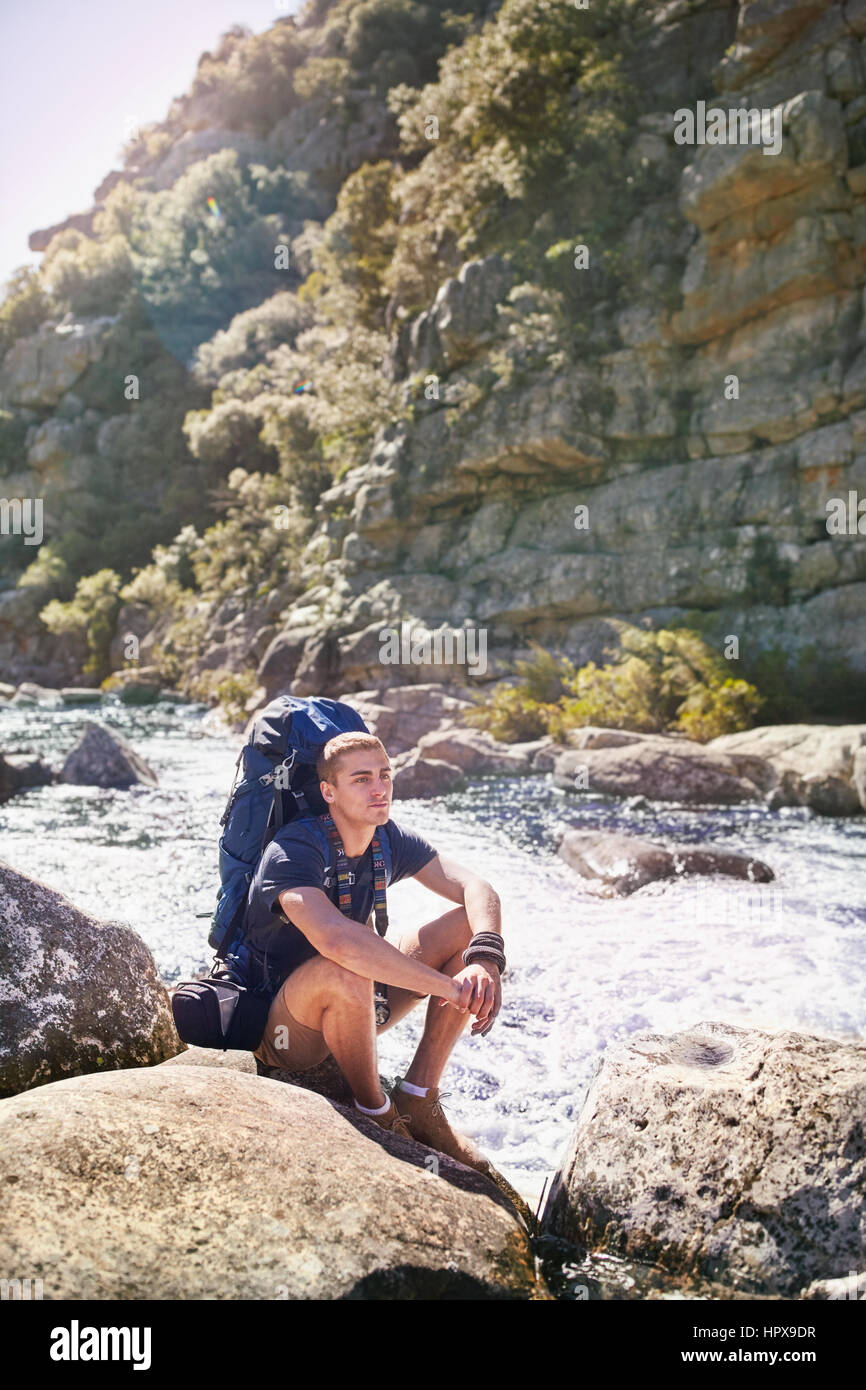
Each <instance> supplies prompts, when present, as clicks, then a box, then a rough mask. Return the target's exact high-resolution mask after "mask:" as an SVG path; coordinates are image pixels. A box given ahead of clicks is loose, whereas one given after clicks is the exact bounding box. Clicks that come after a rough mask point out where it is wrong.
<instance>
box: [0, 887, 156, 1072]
mask: <svg viewBox="0 0 866 1390" xmlns="http://www.w3.org/2000/svg"><path fill="white" fill-rule="evenodd" d="M179 1046H180V1043H179V1040H178V1037H177V1034H176V1032H175V1029H174V1023H173V1021H172V1017H171V1011H170V1008H169V1002H168V995H167V993H166V991H165V988H164V986H163V985H162V983H161V981H160V979H159V977H158V975H157V972H156V966H155V965H154V962H153V957H152V956H151V954H150V951H149V950H148V949H147V947H146V946H145V944H144V942H143V941H142V940H141V938H140V937H139V936H138V935H137V933H136V932H134V931H133V930H132V928H131V927H126V926H123V925H121V924H120V923H118V922H99V921H97V920H96V919H95V918H93V917H91V916H89V914H88V913H86V912H81V911H80V910H79V909H78V908H77V907H74V906H73V904H72V903H71V902H69V900H68V899H67V898H65V897H64V896H63V895H62V894H61V893H58V892H56V891H55V890H54V889H53V888H49V887H48V886H47V884H44V883H40V882H39V881H38V880H37V879H33V878H29V877H28V876H27V875H26V874H22V873H19V872H18V871H17V870H15V869H12V868H11V867H10V866H9V865H8V864H4V863H2V861H0V1095H4V1096H9V1095H14V1094H15V1093H16V1092H18V1091H26V1090H28V1089H29V1088H31V1087H33V1086H42V1085H44V1084H45V1083H46V1082H49V1081H56V1080H59V1079H60V1078H62V1077H66V1076H71V1075H78V1074H80V1073H82V1072H91V1071H93V1072H95V1071H99V1070H103V1069H104V1070H106V1071H108V1070H110V1069H112V1068H117V1067H144V1066H150V1065H151V1064H152V1063H154V1062H160V1061H162V1060H163V1059H164V1058H165V1057H169V1056H171V1055H172V1054H173V1053H174V1052H176V1051H177V1050H178V1048H179Z"/></svg>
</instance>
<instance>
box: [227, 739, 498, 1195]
mask: <svg viewBox="0 0 866 1390" xmlns="http://www.w3.org/2000/svg"><path fill="white" fill-rule="evenodd" d="M317 772H318V774H319V777H320V784H319V785H320V790H321V793H322V796H323V798H324V800H325V801H326V802H327V804H328V810H329V812H330V815H331V817H332V819H333V822H334V825H335V826H336V829H337V832H338V833H339V836H340V839H341V841H342V845H343V848H344V851H345V855H346V860H347V864H348V869H349V887H350V889H351V895H352V901H351V909H350V910H351V913H352V917H354V918H356V919H357V920H355V921H353V920H351V918H350V917H349V916H347V915H344V914H343V913H342V912H340V911H339V909H338V908H337V907H336V906H335V901H336V900H337V887H338V885H337V884H336V883H335V882H334V881H333V880H334V877H335V876H336V875H335V874H334V875H333V876H332V875H330V874H329V873H328V872H327V871H328V867H329V863H330V861H331V859H332V857H333V851H330V842H329V841H328V840H327V836H326V837H325V839H324V840H323V838H322V832H321V830H320V828H319V827H318V826H317V825H316V823H315V821H314V820H313V819H311V818H309V817H304V818H301V819H298V820H294V821H290V822H289V823H288V824H287V825H285V826H283V827H282V828H281V829H280V830H278V831H277V833H276V835H275V836H274V838H273V840H272V841H271V843H270V844H269V845H268V847H267V849H266V850H265V853H264V855H263V856H262V859H261V861H260V864H259V866H258V869H257V871H256V874H255V877H254V879H253V882H252V884H251V886H250V894H249V900H248V908H247V915H246V929H247V932H248V935H249V938H250V940H251V943H252V945H253V946H254V947H256V948H258V949H260V950H261V949H264V947H265V945H267V944H268V941H269V940H270V945H269V946H268V961H269V964H271V965H273V966H275V968H276V970H277V972H278V974H279V976H282V975H283V974H286V972H288V973H287V974H286V978H285V979H284V981H283V983H282V985H281V986H280V988H279V990H278V991H277V993H276V995H275V997H274V999H273V1002H272V1004H271V1009H270V1013H269V1016H268V1021H267V1025H266V1027H265V1032H264V1036H263V1038H262V1042H261V1044H260V1045H259V1047H258V1048H257V1049H256V1052H255V1054H254V1055H255V1056H256V1058H257V1061H258V1063H259V1064H260V1070H261V1069H263V1068H265V1067H279V1068H281V1069H284V1070H291V1071H306V1070H308V1069H309V1068H310V1067H313V1066H316V1065H317V1064H318V1063H319V1062H321V1061H323V1060H324V1059H325V1058H326V1057H327V1056H328V1055H329V1054H330V1053H333V1056H334V1058H335V1060H336V1062H337V1064H338V1066H339V1067H340V1070H341V1071H342V1073H343V1075H344V1076H345V1078H346V1080H347V1081H348V1083H349V1085H350V1086H351V1088H352V1092H353V1095H354V1098H355V1105H356V1106H357V1108H358V1110H359V1111H361V1112H362V1113H363V1114H365V1115H367V1116H369V1117H370V1118H371V1119H373V1120H374V1121H375V1122H376V1123H377V1124H380V1125H382V1126H383V1127H384V1128H385V1129H389V1130H391V1131H392V1132H394V1133H397V1134H402V1135H404V1136H407V1137H409V1138H413V1139H417V1140H419V1141H420V1142H421V1143H422V1144H427V1145H429V1146H430V1147H432V1148H435V1149H438V1150H439V1151H440V1152H441V1153H446V1154H450V1155H451V1156H452V1157H453V1158H456V1159H458V1160H459V1161H460V1162H461V1163H466V1164H468V1165H469V1166H470V1167H473V1168H478V1169H479V1171H481V1172H489V1171H490V1165H489V1161H488V1160H487V1159H486V1158H485V1157H484V1155H483V1154H482V1153H480V1152H479V1150H478V1149H476V1148H475V1147H474V1145H473V1144H472V1143H471V1142H470V1141H469V1140H468V1139H467V1138H465V1136H463V1135H460V1134H457V1133H456V1132H455V1131H454V1130H453V1129H452V1128H451V1126H450V1124H449V1123H448V1120H447V1118H446V1116H445V1115H444V1113H443V1111H442V1107H441V1105H440V1104H439V1081H440V1078H441V1075H442V1071H443V1068H444V1066H445V1063H446V1062H447V1060H448V1057H449V1055H450V1053H451V1050H452V1048H453V1047H454V1044H455V1042H456V1041H457V1038H458V1037H459V1036H460V1033H461V1032H462V1031H463V1029H464V1027H465V1025H466V1023H467V1021H468V1019H469V1017H470V1015H471V1016H473V1017H474V1022H473V1025H472V1033H473V1034H477V1035H483V1034H485V1033H487V1032H488V1031H489V1030H490V1028H491V1027H492V1025H493V1021H494V1019H495V1018H496V1015H497V1014H498V1013H499V1010H500V1007H501V1003H502V993H501V987H500V983H499V964H497V959H496V958H497V956H500V963H503V962H504V956H501V954H500V953H501V950H502V945H501V927H500V903H499V898H498V896H497V894H496V893H495V892H494V890H493V888H491V886H490V884H489V883H487V882H486V881H485V880H484V879H482V878H479V876H478V875H477V874H474V873H472V872H471V870H469V869H464V868H463V867H462V866H461V865H459V864H457V863H455V862H454V861H453V860H450V859H444V858H443V857H442V856H440V855H439V854H437V852H436V850H435V849H434V848H433V846H432V845H431V844H429V843H428V841H427V840H425V839H423V837H422V836H420V835H417V834H414V833H413V832H412V831H408V830H403V829H402V828H401V827H400V826H399V825H397V824H396V823H395V822H394V821H392V820H391V819H390V807H391V794H392V783H391V765H390V762H389V760H388V755H387V753H386V752H385V749H384V747H383V746H382V743H381V742H380V740H379V739H378V738H376V737H375V736H374V735H373V734H365V733H345V734H340V735H339V736H338V737H337V738H334V739H331V741H330V743H327V744H326V745H325V747H324V748H323V749H322V752H321V754H320V756H319V760H318V764H317ZM380 828H381V833H380V836H379V843H380V845H381V846H382V853H383V858H384V861H385V869H386V881H387V882H388V883H397V882H398V881H399V880H400V879H402V878H416V879H417V880H418V882H419V883H423V884H424V886H425V888H430V889H431V890H432V891H433V892H434V893H438V894H439V895H440V896H441V897H443V898H447V899H448V901H449V902H452V903H455V904H457V906H455V907H453V908H452V909H451V910H450V911H448V912H445V913H443V914H442V916H440V917H436V918H434V919H433V920H432V921H430V922H425V923H424V924H423V926H420V927H417V928H415V929H414V930H406V931H404V932H403V933H402V935H400V936H399V937H398V938H397V939H395V941H394V944H392V943H391V942H390V941H388V940H386V939H385V938H384V937H381V936H379V935H378V934H377V932H376V931H375V929H372V930H371V927H372V916H373V914H372V912H371V908H372V907H373V903H374V864H373V854H372V841H373V837H374V835H375V834H376V832H377V830H380ZM326 846H328V848H326ZM386 846H387V848H386ZM329 851H330V852H329ZM326 889H327V890H330V894H331V896H329V893H328V891H326ZM344 891H345V890H344ZM275 916H276V918H277V919H278V920H279V921H282V922H283V923H284V924H285V925H283V926H282V927H278V929H277V930H276V931H273V927H274V922H275ZM478 932H484V933H490V934H492V935H491V936H489V937H488V938H482V939H481V943H480V944H479V943H476V945H475V947H474V948H473V952H472V957H473V958H472V961H471V964H469V965H464V963H463V951H464V949H465V948H467V947H468V946H469V944H470V942H471V940H472V937H473V935H474V934H475V933H478ZM389 935H390V933H389ZM485 946H486V948H487V949H488V950H489V951H490V952H491V954H490V955H489V956H484V957H483V958H482V953H483V950H484V947H485ZM374 982H378V983H380V984H383V985H385V986H386V987H387V997H388V1002H389V1004H390V1016H389V1018H388V1021H387V1022H386V1023H380V1024H377V1022H376V1015H375V1007H374ZM420 999H429V1003H428V1005H427V1018H426V1022H425V1026H424V1033H423V1036H422V1038H421V1041H420V1043H419V1044H418V1048H417V1051H416V1053H415V1056H414V1058H413V1059H412V1062H411V1064H410V1066H409V1069H408V1071H407V1072H406V1075H405V1077H402V1078H399V1079H398V1082H397V1085H396V1086H395V1087H394V1090H393V1092H392V1095H391V1096H390V1097H389V1096H385V1095H383V1093H382V1089H381V1086H380V1084H379V1066H378V1059H377V1054H376V1036H377V1034H379V1033H382V1032H384V1031H385V1030H386V1029H387V1028H392V1027H393V1026H394V1024H395V1023H398V1022H399V1021H400V1019H401V1018H404V1017H405V1015H406V1014H407V1013H408V1012H409V1011H410V1009H413V1008H414V1007H415V1005H416V1004H417V1003H418V1001H419V1000H420Z"/></svg>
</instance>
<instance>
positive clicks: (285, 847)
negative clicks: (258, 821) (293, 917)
mask: <svg viewBox="0 0 866 1390" xmlns="http://www.w3.org/2000/svg"><path fill="white" fill-rule="evenodd" d="M376 833H377V834H378V836H379V842H380V844H381V846H382V855H383V858H384V860H385V883H386V885H390V884H392V883H399V881H400V879H401V878H411V877H412V875H413V874H417V873H418V871H419V869H423V868H424V865H425V864H429V863H430V860H431V859H435V858H436V855H437V853H438V851H437V850H435V849H434V848H433V846H432V845H431V844H430V843H429V841H428V840H425V839H424V837H423V835H418V834H416V833H415V832H414V831H412V830H404V829H403V828H402V827H401V826H399V825H398V824H397V822H396V821H393V820H388V821H386V822H385V824H384V825H380V826H377V828H376ZM346 860H347V863H348V866H349V872H350V873H351V874H354V876H355V881H354V883H353V884H351V885H350V887H351V893H352V906H351V909H350V911H349V913H347V914H346V915H347V916H351V917H352V918H353V919H354V920H355V921H357V922H366V921H367V918H368V917H369V915H370V913H371V911H372V909H373V900H374V893H373V848H372V845H369V846H368V847H367V850H366V852H365V853H364V854H362V855H359V856H357V857H356V858H354V859H351V858H349V856H348V855H347V856H346ZM332 863H333V864H335V863H336V856H335V853H334V849H333V847H332V846H331V844H330V841H329V840H328V837H327V832H326V831H325V829H324V827H323V826H321V825H320V824H319V823H318V822H317V820H316V818H315V817H310V816H304V817H302V818H299V819H297V820H293V821H289V823H288V824H287V825H284V826H282V827H281V829H279V830H278V831H277V833H276V834H275V835H274V838H273V839H272V840H271V842H270V844H269V845H268V847H267V849H266V850H265V852H264V854H263V855H262V857H261V859H260V860H259V864H258V867H257V869H256V872H255V874H254V876H253V880H252V882H251V884H250V888H249V893H248V895H247V908H246V916H245V918H244V925H245V928H246V931H247V933H248V935H249V937H250V940H251V941H252V944H253V945H254V946H256V947H258V948H259V949H260V950H264V949H265V947H266V946H267V950H268V965H269V967H271V966H272V967H273V968H274V970H275V971H276V972H278V974H279V975H280V976H281V977H285V976H286V975H288V974H289V973H290V972H291V971H292V970H294V968H295V966H297V965H300V964H301V963H302V961H305V960H309V958H310V957H311V956H317V955H319V952H318V951H317V950H316V948H315V946H313V945H312V943H311V942H310V941H308V940H307V938H306V936H304V933H303V932H302V931H301V930H300V928H299V927H296V926H295V925H294V924H293V923H292V922H286V921H285V920H284V917H283V910H282V908H281V906H280V902H279V897H280V894H281V893H284V892H285V891H286V889H287V888H320V889H321V890H322V892H324V893H325V894H326V895H327V896H328V897H329V898H330V899H331V902H332V903H333V904H334V906H335V907H338V905H339V890H338V887H337V878H336V872H335V870H334V869H332V867H331V866H332ZM278 924H279V925H278ZM275 926H278V929H277V930H275V931H274V930H272V928H274V927H275Z"/></svg>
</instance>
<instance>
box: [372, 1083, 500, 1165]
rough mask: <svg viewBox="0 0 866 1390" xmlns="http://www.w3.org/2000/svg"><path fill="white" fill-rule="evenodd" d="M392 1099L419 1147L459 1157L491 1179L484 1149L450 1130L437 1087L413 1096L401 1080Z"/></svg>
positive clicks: (396, 1084)
mask: <svg viewBox="0 0 866 1390" xmlns="http://www.w3.org/2000/svg"><path fill="white" fill-rule="evenodd" d="M446 1094H447V1092H446ZM391 1099H392V1101H393V1102H394V1104H395V1105H396V1107H397V1110H398V1112H399V1113H400V1115H402V1116H403V1118H404V1119H405V1120H408V1121H409V1123H410V1124H411V1126H412V1138H413V1139H416V1140H417V1141H418V1143H419V1144H426V1145H427V1146H428V1148H431V1149H438V1150H439V1152H440V1153H442V1154H447V1155H448V1157H449V1158H456V1159H457V1162H458V1163H465V1164H466V1167H467V1168H475V1169H476V1170H477V1172H479V1173H484V1174H485V1175H486V1176H487V1177H489V1176H490V1174H491V1171H492V1165H491V1163H490V1159H489V1158H485V1156H484V1154H483V1153H482V1152H481V1150H480V1149H476V1147H475V1145H474V1144H473V1143H472V1141H471V1140H470V1139H467V1138H466V1135H465V1134H458V1133H457V1131H456V1130H453V1129H452V1128H451V1125H450V1123H449V1121H448V1117H447V1115H446V1114H445V1111H444V1110H443V1109H442V1103H441V1101H442V1097H441V1094H440V1091H439V1087H438V1086H430V1087H428V1090H427V1094H426V1096H413V1095H412V1094H411V1093H410V1092H409V1091H403V1090H401V1089H400V1078H399V1077H398V1079H397V1082H396V1083H395V1085H394V1090H393V1091H392V1093H391Z"/></svg>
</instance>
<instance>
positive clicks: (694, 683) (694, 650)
mask: <svg viewBox="0 0 866 1390" xmlns="http://www.w3.org/2000/svg"><path fill="white" fill-rule="evenodd" d="M531 646H532V647H533V649H534V656H533V658H532V659H531V660H530V661H519V662H516V663H515V670H516V673H517V679H516V680H515V681H514V682H513V683H511V684H509V685H501V686H499V688H498V689H497V690H496V691H494V694H493V697H492V698H491V699H489V700H485V701H484V703H483V704H480V705H479V707H478V708H477V709H475V710H472V711H470V712H469V713H468V714H467V715H466V716H465V718H466V722H467V723H470V724H473V725H475V726H476V727H478V728H483V729H487V730H488V731H489V732H490V733H491V734H492V735H493V736H494V738H499V739H503V740H505V741H508V742H513V741H519V740H521V739H528V738H537V737H539V736H540V735H542V734H551V735H552V736H553V737H554V738H556V739H557V740H560V741H564V740H565V738H566V736H567V734H568V731H569V729H573V728H577V727H580V726H581V725H585V724H598V725H602V726H604V727H607V728H614V729H633V730H637V731H641V732H646V733H662V732H670V731H679V732H682V733H685V734H688V736H689V737H690V738H693V739H695V740H697V741H698V742H706V741H707V740H708V739H711V738H715V737H717V736H718V735H719V734H725V733H733V732H735V731H736V730H738V729H746V728H750V727H751V725H752V724H753V723H754V719H755V716H756V714H757V712H758V710H759V708H760V706H761V703H762V700H761V696H760V695H759V693H758V691H757V690H756V689H755V687H754V686H753V685H750V684H749V683H748V682H747V681H744V680H733V679H731V677H730V676H729V674H728V668H727V666H726V664H725V662H724V660H723V659H722V658H721V657H720V656H719V655H718V653H717V652H715V651H714V650H713V649H712V648H711V647H710V646H709V645H708V644H707V643H706V642H705V641H704V639H703V638H702V637H701V636H700V635H699V634H698V633H696V632H692V631H689V630H688V629H679V630H677V631H668V630H666V629H665V628H661V629H659V630H658V631H657V632H646V631H643V630H641V629H640V628H635V627H630V626H628V625H627V624H622V627H621V631H620V652H619V653H618V655H617V658H616V659H615V660H614V661H611V662H608V663H606V664H604V665H601V666H599V665H598V664H597V663H596V662H594V661H590V662H587V663H586V665H584V666H582V667H581V668H580V669H579V670H577V669H576V668H575V666H574V664H573V663H572V662H571V661H569V660H568V658H567V657H556V656H554V655H553V654H552V653H550V652H547V651H545V650H544V648H542V647H540V646H539V645H538V644H537V643H531Z"/></svg>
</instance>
